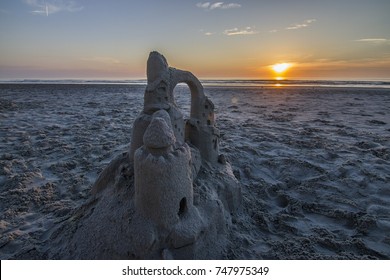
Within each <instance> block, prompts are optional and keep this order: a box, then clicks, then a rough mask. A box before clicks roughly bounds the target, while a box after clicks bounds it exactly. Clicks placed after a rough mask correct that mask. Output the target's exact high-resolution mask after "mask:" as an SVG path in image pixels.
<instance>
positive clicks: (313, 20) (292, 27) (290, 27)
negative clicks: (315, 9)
mask: <svg viewBox="0 0 390 280" xmlns="http://www.w3.org/2000/svg"><path fill="white" fill-rule="evenodd" d="M315 21H317V20H316V19H314V18H313V19H307V20H305V21H304V22H303V23H298V24H294V25H291V26H289V27H286V29H287V30H295V29H301V28H305V27H308V26H309V25H310V24H312V23H313V22H315Z"/></svg>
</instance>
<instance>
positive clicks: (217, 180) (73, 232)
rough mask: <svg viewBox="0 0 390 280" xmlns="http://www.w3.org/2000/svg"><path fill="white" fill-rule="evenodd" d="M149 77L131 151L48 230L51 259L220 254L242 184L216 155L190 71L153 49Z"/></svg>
mask: <svg viewBox="0 0 390 280" xmlns="http://www.w3.org/2000/svg"><path fill="white" fill-rule="evenodd" d="M147 82H148V84H147V86H146V89H145V95H144V108H143V111H142V112H141V114H140V115H139V116H138V118H137V119H136V120H135V122H134V125H133V132H132V138H131V144H130V150H129V151H128V152H124V153H123V154H121V155H120V156H118V157H117V158H116V159H114V160H113V161H112V162H111V163H110V164H109V165H108V166H107V168H106V169H105V170H103V172H102V173H101V174H100V176H99V178H98V180H97V181H96V182H95V184H94V186H93V188H92V197H91V199H90V200H89V201H88V203H87V204H86V205H84V206H83V207H81V208H80V209H79V210H78V211H76V213H75V214H74V216H73V218H72V219H71V220H70V221H69V222H68V223H67V224H65V225H64V228H63V229H61V230H59V231H58V236H55V235H54V237H53V238H54V240H57V242H58V251H57V252H56V253H54V255H53V257H60V256H61V258H64V257H65V258H82V259H113V258H121V259H127V258H130V259H143V258H146V259H160V258H162V259H171V258H174V259H211V258H221V257H223V255H224V250H225V248H226V246H227V243H228V240H227V238H226V237H227V233H228V231H229V230H230V226H231V215H234V213H235V212H236V211H238V210H239V209H240V207H241V188H240V186H239V184H238V181H237V180H236V178H235V177H234V175H233V172H232V169H231V166H230V164H229V163H228V162H227V161H226V160H225V159H224V157H223V156H221V155H220V154H219V147H218V138H219V131H218V129H217V128H216V126H215V119H214V105H213V103H212V102H211V101H210V99H208V98H207V97H206V96H205V94H204V92H203V87H202V85H201V83H200V81H199V80H198V79H197V78H196V77H195V76H194V75H193V74H192V73H190V72H187V71H182V70H179V69H175V68H172V67H169V66H168V63H167V61H166V59H165V58H164V56H162V55H161V54H159V53H157V52H151V53H150V56H149V59H148V62H147ZM178 83H186V84H187V85H188V86H189V88H190V92H191V112H190V118H189V119H188V120H185V119H184V118H183V114H182V113H181V112H180V110H179V108H178V107H177V105H176V103H175V100H174V95H173V90H174V88H175V86H176V85H177V84H178ZM60 232H62V234H60ZM64 233H65V236H67V237H68V238H69V242H63V240H64ZM64 252H65V253H64Z"/></svg>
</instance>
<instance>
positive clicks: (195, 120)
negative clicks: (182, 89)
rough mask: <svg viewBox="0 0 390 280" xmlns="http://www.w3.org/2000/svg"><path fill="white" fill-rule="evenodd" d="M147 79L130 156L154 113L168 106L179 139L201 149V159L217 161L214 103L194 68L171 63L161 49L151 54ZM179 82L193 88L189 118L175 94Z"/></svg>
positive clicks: (180, 141)
mask: <svg viewBox="0 0 390 280" xmlns="http://www.w3.org/2000/svg"><path fill="white" fill-rule="evenodd" d="M147 81H148V85H147V87H146V90H145V97H144V110H143V112H142V113H141V115H140V116H139V117H138V118H137V119H136V121H135V122H134V127H133V136H132V140H131V147H130V160H131V161H132V160H133V159H134V153H135V150H136V149H138V148H139V147H141V146H142V141H143V135H144V133H145V130H146V128H147V127H148V125H149V123H150V122H151V119H152V114H153V113H154V112H156V111H157V110H166V111H167V112H168V114H169V115H170V117H171V123H172V128H173V132H174V135H175V137H176V141H177V142H178V143H183V142H185V141H187V142H188V143H190V144H192V145H194V146H195V147H196V148H198V149H199V152H200V154H201V156H202V160H206V161H209V162H212V163H215V162H216V161H217V160H218V154H219V149H218V138H219V131H218V129H217V128H216V127H215V123H214V122H215V118H214V104H213V103H212V102H211V100H209V99H208V98H207V97H206V96H205V94H204V92H203V86H202V84H201V83H200V81H199V80H198V79H197V78H196V77H195V76H194V75H193V74H192V73H191V72H188V71H183V70H179V69H175V68H173V67H169V66H168V63H167V60H166V59H165V57H164V56H163V55H161V54H159V53H158V52H151V53H150V55H149V58H148V62H147ZM179 83H186V84H187V85H188V87H189V88H190V92H191V112H190V119H189V120H186V122H185V121H184V119H183V115H182V113H181V112H180V110H179V109H178V107H177V105H176V103H175V100H174V96H173V90H174V88H175V87H176V85H177V84H179Z"/></svg>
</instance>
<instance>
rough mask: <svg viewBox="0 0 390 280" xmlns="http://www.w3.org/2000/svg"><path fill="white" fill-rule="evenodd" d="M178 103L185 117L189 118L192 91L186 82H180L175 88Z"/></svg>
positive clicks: (174, 92) (174, 93) (174, 94)
mask: <svg viewBox="0 0 390 280" xmlns="http://www.w3.org/2000/svg"><path fill="white" fill-rule="evenodd" d="M173 96H174V97H175V102H176V105H177V106H178V107H179V108H180V111H181V112H182V114H183V117H184V119H189V117H190V111H191V91H190V88H189V87H188V85H187V84H186V83H179V84H177V85H176V86H175V88H174V89H173Z"/></svg>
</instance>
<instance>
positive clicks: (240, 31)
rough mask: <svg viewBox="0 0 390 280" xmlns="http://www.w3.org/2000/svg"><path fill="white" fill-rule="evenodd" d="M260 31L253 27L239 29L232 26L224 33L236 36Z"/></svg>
mask: <svg viewBox="0 0 390 280" xmlns="http://www.w3.org/2000/svg"><path fill="white" fill-rule="evenodd" d="M257 33H259V32H258V31H256V30H254V29H253V28H252V27H250V26H247V27H245V28H244V29H238V28H237V27H236V28H232V29H226V30H225V31H224V32H223V34H225V35H227V36H235V35H253V34H257Z"/></svg>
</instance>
